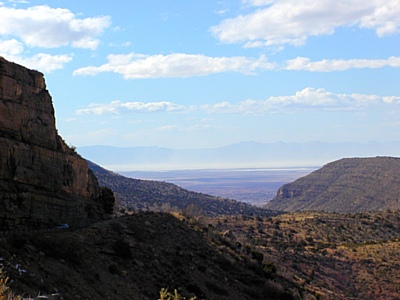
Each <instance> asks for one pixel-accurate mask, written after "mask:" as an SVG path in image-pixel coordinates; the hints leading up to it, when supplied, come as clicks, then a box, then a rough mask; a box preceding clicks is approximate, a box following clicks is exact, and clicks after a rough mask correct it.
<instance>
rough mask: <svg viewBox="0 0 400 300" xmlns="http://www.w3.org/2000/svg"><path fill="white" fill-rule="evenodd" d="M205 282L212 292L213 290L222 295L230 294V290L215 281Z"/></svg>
mask: <svg viewBox="0 0 400 300" xmlns="http://www.w3.org/2000/svg"><path fill="white" fill-rule="evenodd" d="M205 284H206V287H207V289H208V290H210V291H211V292H213V293H215V294H217V295H220V296H227V295H229V293H228V291H227V290H226V289H224V288H223V287H220V286H218V285H216V284H215V283H213V282H211V281H206V282H205Z"/></svg>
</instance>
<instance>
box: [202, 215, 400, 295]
mask: <svg viewBox="0 0 400 300" xmlns="http://www.w3.org/2000/svg"><path fill="white" fill-rule="evenodd" d="M207 222H210V223H212V224H213V226H214V227H213V234H217V235H220V236H221V237H223V239H221V242H220V244H221V246H220V248H219V249H220V250H221V251H224V252H226V253H231V252H234V253H243V252H250V253H261V254H262V256H261V254H258V256H260V257H263V259H264V261H265V262H269V265H270V268H271V269H274V267H275V268H276V273H277V274H278V275H279V276H281V277H284V278H286V279H287V280H288V281H289V282H295V283H297V284H298V286H299V287H300V293H301V292H302V291H303V295H302V299H307V300H311V299H326V300H328V299H329V300H332V299H335V300H349V299H365V300H367V299H368V300H369V299H385V300H397V299H399V292H400V291H399V287H400V263H399V262H400V243H399V242H400V211H382V212H377V213H358V214H336V213H323V212H295V213H287V214H283V215H279V216H276V217H272V218H239V217H234V216H232V217H224V218H215V219H213V220H207ZM238 245H242V247H239V246H238ZM307 292H308V293H307Z"/></svg>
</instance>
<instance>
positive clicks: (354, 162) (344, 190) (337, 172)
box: [265, 157, 400, 213]
mask: <svg viewBox="0 0 400 300" xmlns="http://www.w3.org/2000/svg"><path fill="white" fill-rule="evenodd" d="M265 208H268V209H273V210H279V211H288V212H292V211H299V210H320V211H329V212H349V213H353V212H362V211H379V210H384V209H400V158H394V157H375V158H345V159H341V160H338V161H335V162H332V163H329V164H327V165H325V166H323V167H322V168H321V169H319V170H317V171H315V172H313V173H311V174H309V175H307V176H305V177H302V178H299V179H298V180H296V181H294V182H293V183H289V184H286V185H284V186H282V187H281V188H280V189H279V190H278V192H277V196H276V197H275V198H274V199H273V200H271V202H270V203H268V204H267V205H266V206H265Z"/></svg>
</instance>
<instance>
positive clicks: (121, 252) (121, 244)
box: [113, 240, 132, 259]
mask: <svg viewBox="0 0 400 300" xmlns="http://www.w3.org/2000/svg"><path fill="white" fill-rule="evenodd" d="M113 250H114V251H115V254H116V255H117V256H119V257H121V258H123V259H129V258H131V257H132V252H131V247H130V246H129V244H128V243H127V242H125V241H124V240H117V241H115V243H114V245H113Z"/></svg>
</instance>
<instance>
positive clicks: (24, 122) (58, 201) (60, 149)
mask: <svg viewBox="0 0 400 300" xmlns="http://www.w3.org/2000/svg"><path fill="white" fill-rule="evenodd" d="M100 197H101V189H100V187H99V185H98V183H97V179H96V177H95V176H94V175H93V173H92V172H91V171H90V170H89V168H88V165H87V163H86V161H85V160H84V159H83V158H82V157H80V156H79V155H78V154H77V153H76V152H75V151H74V149H71V148H69V147H68V146H67V145H66V144H65V142H64V141H63V139H62V138H61V137H60V136H59V135H58V133H57V130H56V126H55V115H54V108H53V104H52V99H51V96H50V94H49V92H48V91H47V89H46V83H45V80H44V76H43V74H42V73H40V72H38V71H34V70H29V69H27V68H25V67H23V66H20V65H17V64H15V63H11V62H8V61H7V60H5V59H4V58H2V57H0V230H10V229H14V228H48V227H51V226H57V225H59V224H63V223H68V224H69V225H70V226H76V227H81V226H85V225H87V224H89V223H91V222H94V221H97V220H99V219H101V218H102V210H101V204H100Z"/></svg>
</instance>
